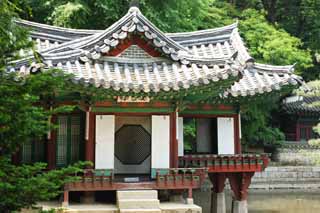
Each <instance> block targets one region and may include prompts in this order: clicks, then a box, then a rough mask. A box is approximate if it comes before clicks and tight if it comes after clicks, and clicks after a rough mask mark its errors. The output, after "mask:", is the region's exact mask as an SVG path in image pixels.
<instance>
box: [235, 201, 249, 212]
mask: <svg viewBox="0 0 320 213" xmlns="http://www.w3.org/2000/svg"><path fill="white" fill-rule="evenodd" d="M232 213H248V202H247V200H241V201H239V200H233V201H232Z"/></svg>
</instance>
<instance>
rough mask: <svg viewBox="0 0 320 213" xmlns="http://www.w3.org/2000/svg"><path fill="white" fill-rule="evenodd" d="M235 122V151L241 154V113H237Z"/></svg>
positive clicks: (234, 118)
mask: <svg viewBox="0 0 320 213" xmlns="http://www.w3.org/2000/svg"><path fill="white" fill-rule="evenodd" d="M233 122H234V125H233V126H234V149H235V150H234V153H235V154H241V141H240V125H239V115H238V114H236V115H235V116H234V117H233Z"/></svg>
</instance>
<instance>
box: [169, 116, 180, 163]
mask: <svg viewBox="0 0 320 213" xmlns="http://www.w3.org/2000/svg"><path fill="white" fill-rule="evenodd" d="M178 161H179V157H178V140H177V112H176V111H174V112H172V113H170V167H171V168H178Z"/></svg>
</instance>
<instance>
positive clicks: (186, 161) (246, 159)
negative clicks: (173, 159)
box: [180, 155, 269, 173]
mask: <svg viewBox="0 0 320 213" xmlns="http://www.w3.org/2000/svg"><path fill="white" fill-rule="evenodd" d="M180 162H181V165H180V166H182V167H186V168H187V167H190V166H197V167H206V168H207V169H208V172H209V173H230V172H262V171H264V169H265V168H266V167H267V166H268V163H269V157H268V156H267V155H261V156H254V155H253V156H250V155H230V156H227V155H225V156H221V155H220V156H219V155H185V156H183V157H180Z"/></svg>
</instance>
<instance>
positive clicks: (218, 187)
mask: <svg viewBox="0 0 320 213" xmlns="http://www.w3.org/2000/svg"><path fill="white" fill-rule="evenodd" d="M208 175H209V178H210V181H211V183H212V185H213V190H214V192H215V193H221V192H223V190H224V187H225V182H226V179H227V176H226V174H224V173H220V174H219V173H214V174H213V173H211V174H210V173H209V174H208Z"/></svg>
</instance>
